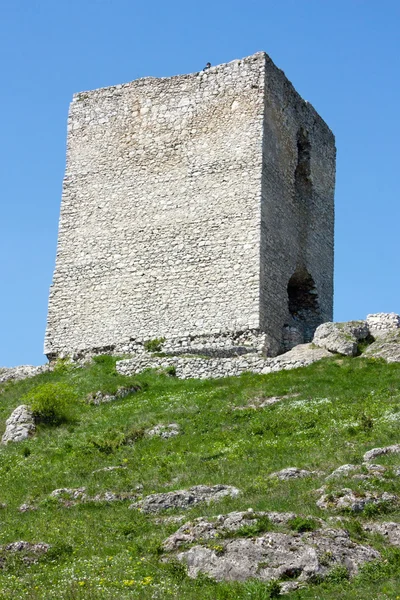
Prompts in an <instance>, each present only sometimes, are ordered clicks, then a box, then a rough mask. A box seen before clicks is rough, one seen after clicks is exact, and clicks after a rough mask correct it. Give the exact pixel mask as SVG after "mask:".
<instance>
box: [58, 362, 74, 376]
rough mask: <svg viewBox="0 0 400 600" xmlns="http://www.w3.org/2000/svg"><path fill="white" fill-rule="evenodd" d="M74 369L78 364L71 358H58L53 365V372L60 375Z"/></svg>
mask: <svg viewBox="0 0 400 600" xmlns="http://www.w3.org/2000/svg"><path fill="white" fill-rule="evenodd" d="M74 369H76V365H75V364H74V363H73V362H72V361H71V359H70V358H58V359H57V360H56V362H55V364H54V366H53V372H54V373H58V374H60V375H63V374H65V373H70V372H71V371H73V370H74Z"/></svg>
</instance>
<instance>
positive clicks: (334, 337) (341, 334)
mask: <svg viewBox="0 0 400 600" xmlns="http://www.w3.org/2000/svg"><path fill="white" fill-rule="evenodd" d="M368 335H369V329H368V326H367V324H366V322H365V321H349V322H348V323H323V324H322V325H320V326H319V327H317V329H316V331H315V334H314V338H313V344H315V345H316V346H318V347H320V348H325V349H326V350H329V352H336V353H338V354H344V355H345V356H355V355H356V354H357V346H358V342H359V341H361V340H364V339H366V338H367V337H368Z"/></svg>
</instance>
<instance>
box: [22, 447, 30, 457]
mask: <svg viewBox="0 0 400 600" xmlns="http://www.w3.org/2000/svg"><path fill="white" fill-rule="evenodd" d="M30 455H31V450H30V448H28V446H24V447H23V448H22V456H25V458H28V456H30Z"/></svg>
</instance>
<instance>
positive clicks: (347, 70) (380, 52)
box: [0, 0, 400, 366]
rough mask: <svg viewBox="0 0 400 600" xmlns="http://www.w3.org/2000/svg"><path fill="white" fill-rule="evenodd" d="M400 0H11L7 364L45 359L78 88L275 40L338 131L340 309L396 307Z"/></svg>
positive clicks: (5, 205) (0, 25)
mask: <svg viewBox="0 0 400 600" xmlns="http://www.w3.org/2000/svg"><path fill="white" fill-rule="evenodd" d="M399 28H400V2H398V1H396V0H381V2H377V1H376V0H255V1H251V0H249V1H248V2H246V3H243V2H238V1H236V0H229V1H228V0H220V1H218V0H214V1H213V2H211V1H210V0H202V1H201V2H199V1H197V2H187V0H186V1H184V0H169V2H165V1H163V2H161V1H160V0H153V2H147V3H146V2H137V1H136V0H112V1H111V0H68V1H66V0H57V1H56V2H55V1H54V0H2V2H1V6H0V61H1V78H2V85H1V93H0V119H1V138H0V139H1V143H0V193H1V196H0V198H1V219H0V276H1V284H0V286H1V288H0V289H1V294H0V365H2V366H12V365H16V364H23V363H31V364H42V363H43V362H44V357H43V355H42V347H43V335H44V329H45V323H46V311H47V296H48V288H49V285H50V282H51V277H52V271H53V266H54V260H55V252H56V241H57V225H58V214H59V207H60V199H61V184H62V178H63V172H64V166H65V165H64V162H65V140H66V118H67V111H68V104H69V102H70V100H71V97H72V94H73V93H74V92H79V91H83V90H88V89H93V88H96V87H102V86H107V85H112V84H117V83H122V82H126V81H130V80H132V79H136V78H138V77H144V76H149V75H150V76H169V75H174V74H177V73H186V72H192V71H197V70H200V69H201V68H202V67H203V66H204V65H205V63H206V62H207V61H210V62H211V63H212V64H218V63H221V62H227V61H230V60H233V59H235V58H241V57H243V56H246V55H249V54H252V53H254V52H256V51H259V50H265V51H266V52H267V53H268V54H269V55H270V56H271V58H272V59H273V60H274V62H275V63H276V64H277V65H278V66H279V67H280V68H281V69H283V70H284V71H285V73H286V75H287V77H288V78H289V79H290V80H291V81H292V83H293V84H294V85H295V87H296V88H297V90H298V91H299V92H300V94H301V95H302V96H303V97H304V98H305V99H306V100H309V101H310V102H311V103H312V104H313V105H314V106H315V108H316V109H317V111H318V112H319V113H320V114H321V116H322V117H323V118H324V119H325V120H326V121H327V123H328V124H329V125H330V127H331V128H332V130H333V132H334V133H335V135H336V143H337V148H338V157H337V158H338V161H337V188H336V261H335V319H336V320H348V319H355V318H364V317H365V315H366V314H367V313H370V312H378V311H379V312H380V311H384V312H389V311H395V312H400V302H399V289H400V283H399V276H398V272H397V259H398V257H399V248H400V241H399V221H400V208H399V200H400V194H399V189H400V184H399V162H400V161H399V139H400V124H399V123H400V121H399V118H398V106H399V95H400V78H399V57H400V52H399V50H400V41H399V40H400V36H399Z"/></svg>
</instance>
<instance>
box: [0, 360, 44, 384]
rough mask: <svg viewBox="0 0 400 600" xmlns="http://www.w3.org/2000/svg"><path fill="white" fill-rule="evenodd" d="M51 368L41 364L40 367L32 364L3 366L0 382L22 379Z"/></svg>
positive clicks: (0, 369)
mask: <svg viewBox="0 0 400 600" xmlns="http://www.w3.org/2000/svg"><path fill="white" fill-rule="evenodd" d="M49 369H50V366H49V365H48V364H47V365H41V366H40V367H33V366H32V365H21V366H19V367H10V368H8V367H3V368H0V383H5V382H6V381H20V380H21V379H26V378H27V377H34V376H35V375H39V374H40V373H45V372H46V371H48V370H49Z"/></svg>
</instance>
